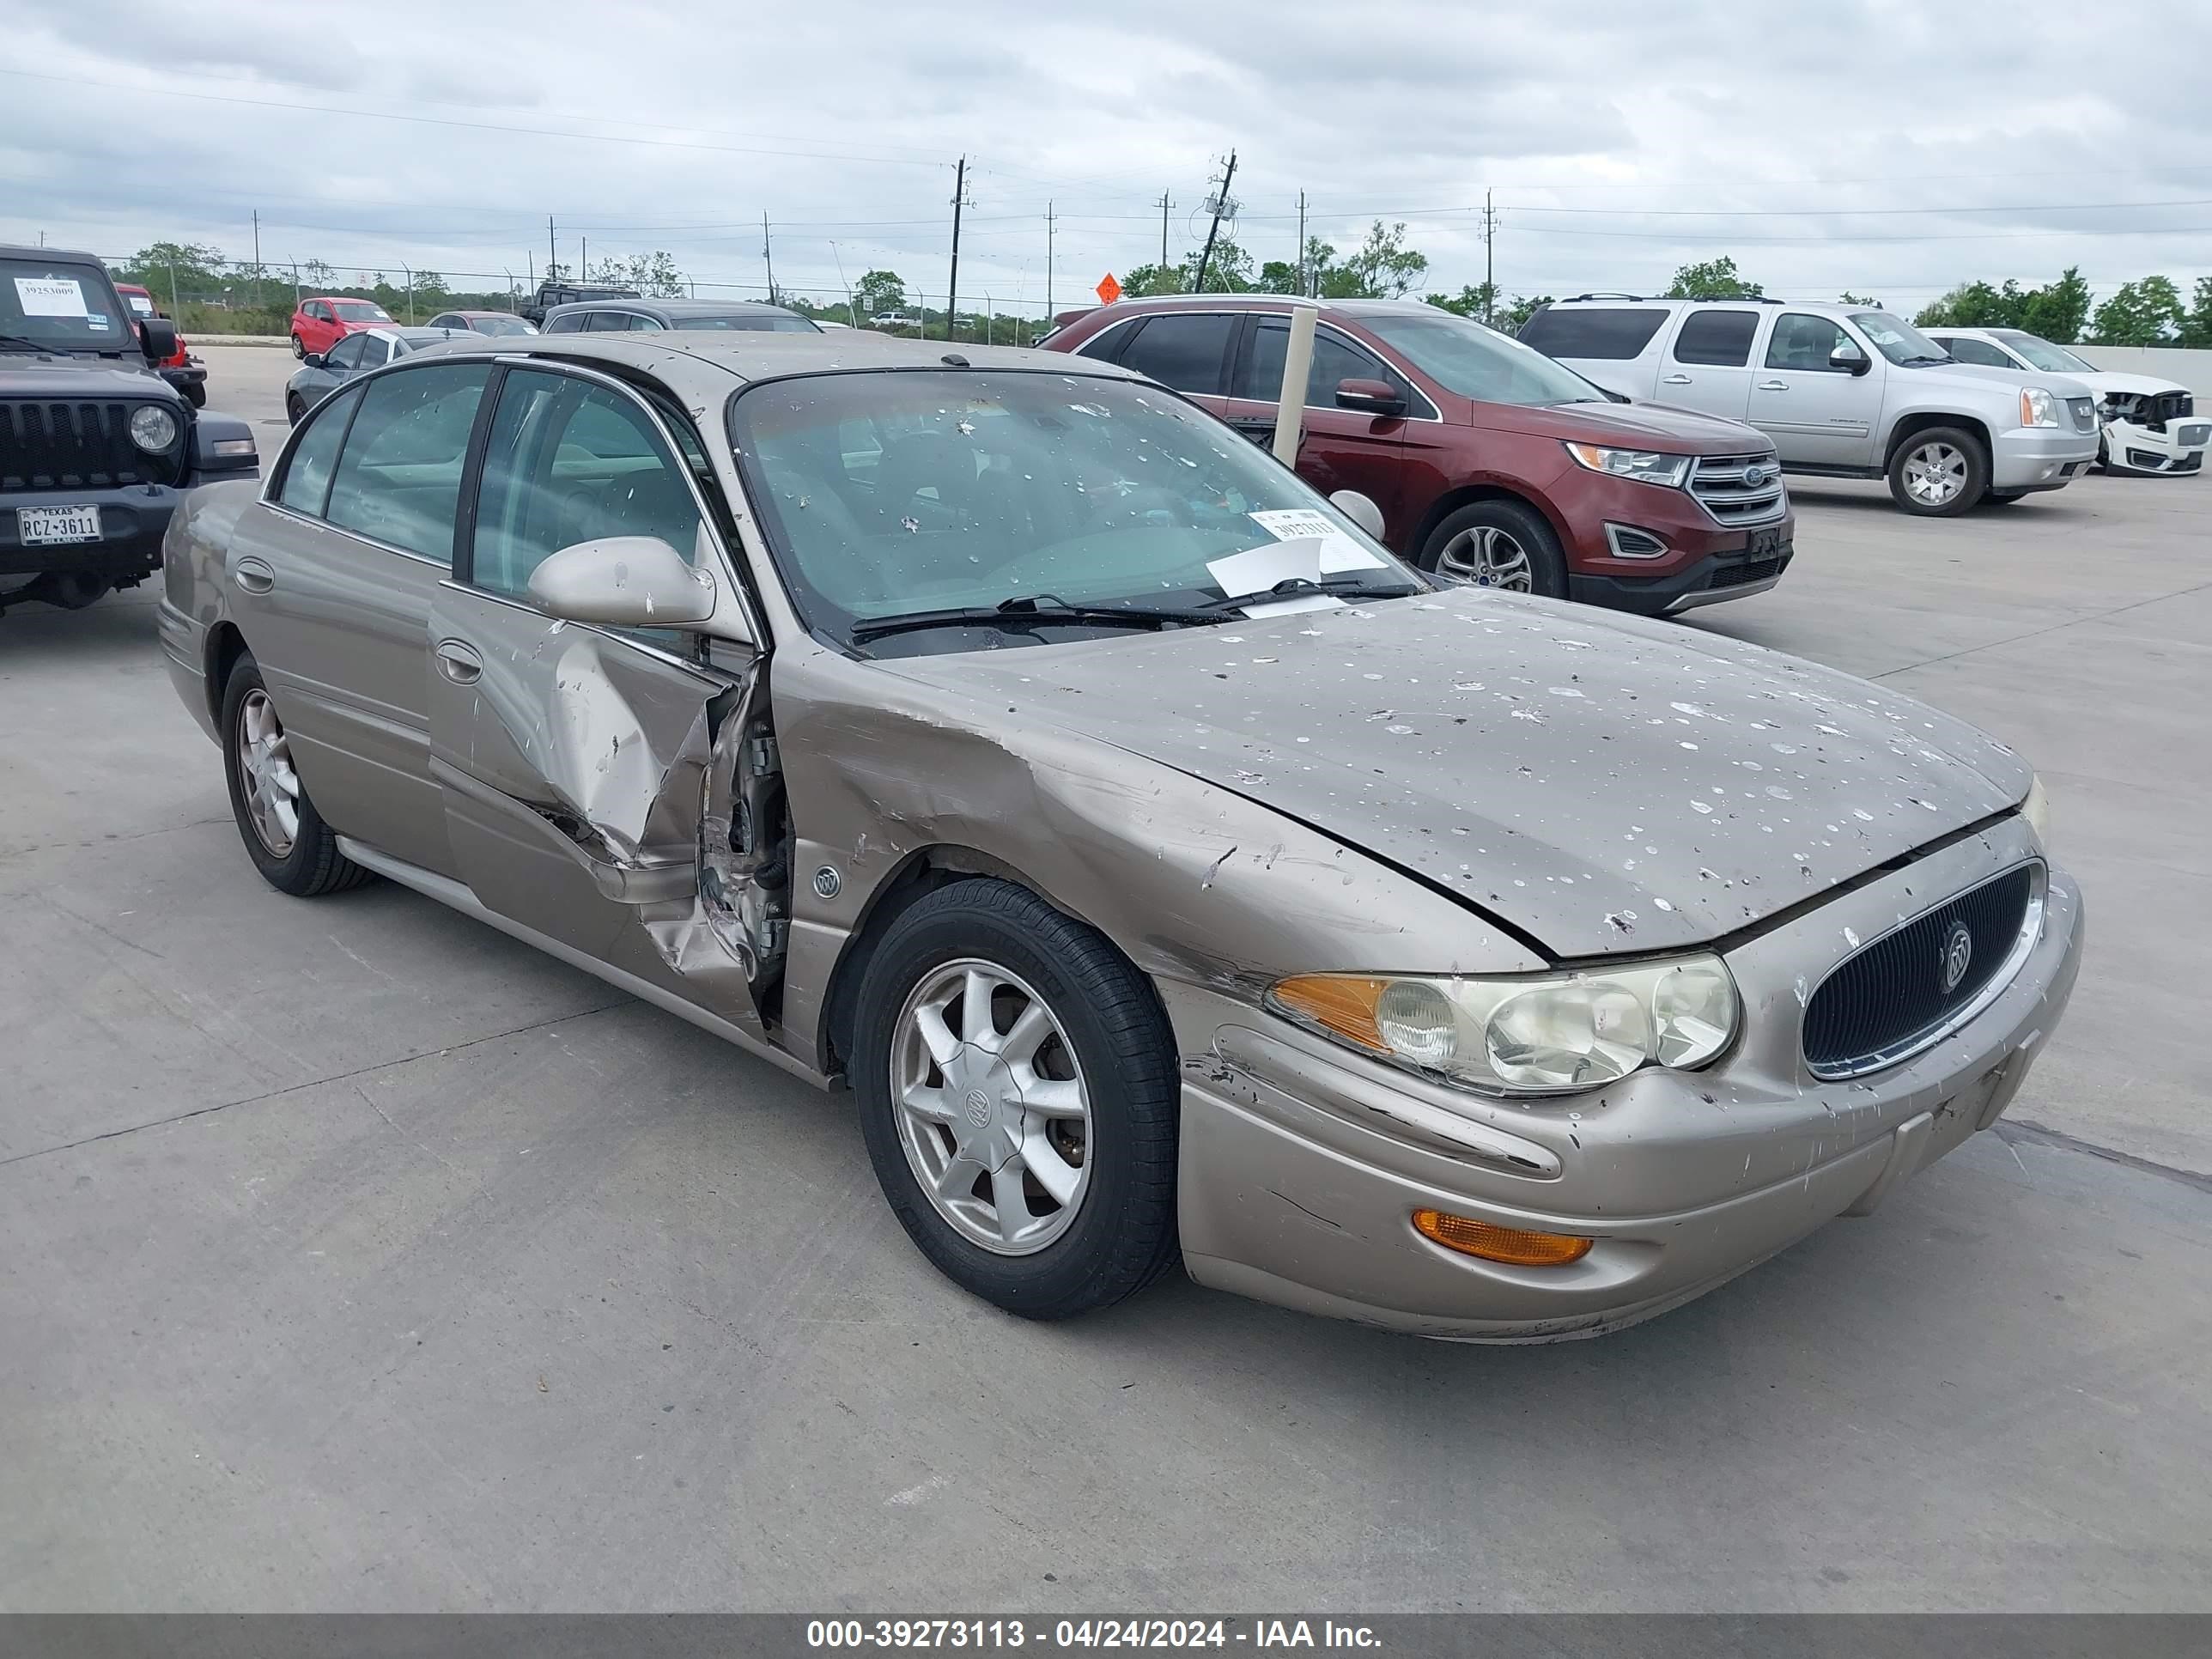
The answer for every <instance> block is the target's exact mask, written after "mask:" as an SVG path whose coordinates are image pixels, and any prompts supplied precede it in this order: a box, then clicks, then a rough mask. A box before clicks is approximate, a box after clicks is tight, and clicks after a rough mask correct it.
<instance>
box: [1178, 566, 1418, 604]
mask: <svg viewBox="0 0 2212 1659" xmlns="http://www.w3.org/2000/svg"><path fill="white" fill-rule="evenodd" d="M1420 591H1421V590H1420V589H1419V588H1418V587H1400V586H1388V587H1386V586H1383V585H1382V584H1381V583H1379V582H1376V581H1375V580H1373V579H1372V578H1370V577H1366V576H1355V575H1353V574H1351V573H1350V572H1348V571H1346V572H1343V573H1340V574H1337V575H1334V576H1323V577H1322V579H1321V580H1319V581H1316V580H1313V578H1311V577H1310V576H1285V577H1284V578H1283V580H1280V581H1279V582H1277V583H1276V584H1275V585H1274V586H1273V587H1265V588H1261V590H1260V591H1259V592H1256V593H1231V594H1229V595H1227V596H1226V597H1225V598H1223V599H1207V600H1205V601H1204V602H1203V603H1202V604H1201V605H1200V610H1204V611H1241V610H1243V608H1244V607H1245V606H1246V605H1269V604H1272V603H1273V602H1274V601H1276V600H1278V599H1304V598H1306V597H1307V596H1308V595H1310V594H1315V593H1319V594H1322V595H1324V596H1325V597H1327V598H1328V599H1404V598H1405V597H1406V596H1407V594H1409V593H1418V592H1420Z"/></svg>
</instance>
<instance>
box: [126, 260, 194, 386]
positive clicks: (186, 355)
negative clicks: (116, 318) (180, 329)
mask: <svg viewBox="0 0 2212 1659" xmlns="http://www.w3.org/2000/svg"><path fill="white" fill-rule="evenodd" d="M115 291H116V292H117V293H118V294H120V295H122V296H123V303H124V304H125V305H127V306H129V307H131V316H132V317H133V318H134V319H137V318H145V317H166V316H167V313H165V312H164V311H163V310H162V309H161V307H159V306H157V305H155V303H154V296H153V295H152V294H151V293H150V292H149V290H147V289H143V288H141V287H140V286H139V285H138V284H137V283H117V284H116V285H115ZM154 367H155V368H158V369H159V370H161V378H162V379H163V380H167V382H168V383H169V384H170V385H171V386H174V387H176V388H177V390H178V391H179V392H183V393H184V394H185V402H186V403H188V404H191V406H192V407H193V408H194V409H205V408H206V407H207V369H206V368H205V367H204V365H202V363H201V362H200V360H199V359H198V358H197V357H195V356H192V355H191V350H190V349H189V348H188V347H187V346H186V344H185V337H184V336H183V335H181V334H179V336H177V349H175V350H174V351H173V352H171V353H170V354H169V355H168V356H166V357H164V358H162V359H161V362H158V363H156V364H155V365H154Z"/></svg>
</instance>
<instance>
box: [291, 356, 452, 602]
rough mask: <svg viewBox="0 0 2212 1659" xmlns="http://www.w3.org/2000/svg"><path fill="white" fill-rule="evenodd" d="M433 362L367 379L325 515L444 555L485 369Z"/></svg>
mask: <svg viewBox="0 0 2212 1659" xmlns="http://www.w3.org/2000/svg"><path fill="white" fill-rule="evenodd" d="M490 372H491V371H490V369H489V367H488V366H486V365H485V364H483V363H451V364H447V363H438V364H433V365H430V366H428V367H427V368H417V369H413V370H408V369H402V370H400V371H399V372H398V374H388V375H386V376H385V377H384V378H383V379H381V380H372V381H370V382H369V383H368V385H367V386H363V387H362V404H361V413H360V414H359V415H358V416H356V417H355V419H354V423H353V429H352V431H350V432H349V433H348V434H347V435H346V441H345V451H344V453H343V454H341V455H340V456H339V457H338V465H337V473H336V475H335V476H334V477H332V478H331V505H330V511H329V512H328V513H326V514H325V516H326V517H327V518H328V519H329V520H330V521H331V523H332V524H334V525H337V526H339V527H340V528H342V529H346V530H350V531H353V532H356V534H359V535H362V536H367V537H369V538H373V539H374V540H376V541H380V542H383V543H385V544H387V545H388V546H392V547H397V548H403V549H404V550H406V551H408V552H410V553H419V554H421V555H422V556H423V557H424V558H428V559H435V560H437V561H438V562H440V563H441V564H442V563H444V562H447V560H449V559H450V558H451V557H452V556H453V509H454V507H456V506H457V505H458V504H459V501H460V498H461V464H462V462H463V461H464V460H465V459H467V456H468V448H469V432H470V429H471V428H473V427H474V426H475V424H476V418H477V403H478V401H479V400H480V399H481V398H483V389H484V381H485V379H486V377H487V376H488V375H489V374H490Z"/></svg>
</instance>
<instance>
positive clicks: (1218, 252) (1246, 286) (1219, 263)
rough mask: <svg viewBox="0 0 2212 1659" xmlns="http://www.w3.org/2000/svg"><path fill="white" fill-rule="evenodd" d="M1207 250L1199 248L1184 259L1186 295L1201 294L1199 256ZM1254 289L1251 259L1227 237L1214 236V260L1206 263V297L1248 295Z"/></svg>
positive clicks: (1184, 288)
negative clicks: (1213, 295) (1212, 295)
mask: <svg viewBox="0 0 2212 1659" xmlns="http://www.w3.org/2000/svg"><path fill="white" fill-rule="evenodd" d="M1205 251H1206V250H1205V249H1204V248H1202V247H1201V248H1199V249H1197V250H1196V251H1194V252H1192V253H1191V254H1189V255H1188V257H1187V258H1185V259H1184V261H1183V269H1184V273H1185V276H1186V279H1187V280H1186V281H1185V282H1184V283H1183V287H1182V291H1183V292H1186V293H1192V294H1195V293H1198V292H1200V288H1199V283H1198V260H1199V255H1200V253H1203V252H1205ZM1254 287H1255V283H1253V280H1252V256H1251V255H1250V254H1249V253H1247V252H1245V251H1244V250H1243V248H1242V247H1240V246H1237V244H1236V243H1235V242H1233V241H1231V240H1230V239H1229V238H1228V237H1226V236H1217V237H1215V238H1214V239H1213V257H1212V258H1211V259H1209V260H1208V261H1207V262H1206V287H1205V289H1204V290H1203V291H1204V292H1205V293H1207V294H1249V293H1250V292H1251V291H1252V289H1253V288H1254Z"/></svg>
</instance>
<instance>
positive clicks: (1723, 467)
mask: <svg viewBox="0 0 2212 1659" xmlns="http://www.w3.org/2000/svg"><path fill="white" fill-rule="evenodd" d="M1747 466H1755V467H1758V468H1759V469H1760V470H1761V471H1763V472H1764V473H1765V477H1763V478H1761V479H1760V481H1759V483H1756V484H1747V483H1744V481H1743V471H1744V468H1746V467H1747ZM1690 493H1691V494H1692V495H1694V496H1696V497H1697V498H1698V500H1699V502H1700V503H1701V504H1702V505H1703V506H1704V507H1705V511H1706V512H1708V513H1711V514H1712V515H1713V517H1714V518H1715V519H1716V520H1718V521H1719V522H1720V523H1722V524H1727V525H1739V524H1765V523H1766V522H1767V521H1768V520H1773V519H1778V518H1780V517H1781V516H1782V513H1783V510H1784V500H1783V495H1782V471H1781V468H1780V466H1779V465H1778V463H1777V461H1776V460H1775V457H1774V452H1773V451H1772V450H1771V449H1770V450H1768V451H1767V452H1766V453H1765V454H1762V455H1700V456H1699V458H1698V464H1697V465H1696V466H1695V467H1693V468H1692V469H1691V472H1690Z"/></svg>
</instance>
